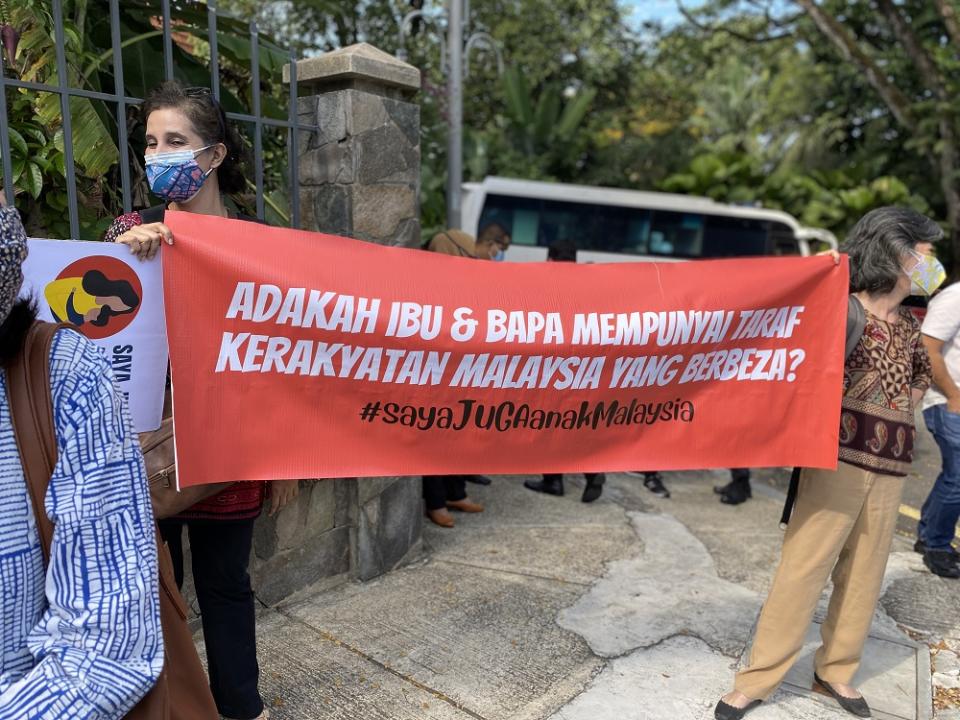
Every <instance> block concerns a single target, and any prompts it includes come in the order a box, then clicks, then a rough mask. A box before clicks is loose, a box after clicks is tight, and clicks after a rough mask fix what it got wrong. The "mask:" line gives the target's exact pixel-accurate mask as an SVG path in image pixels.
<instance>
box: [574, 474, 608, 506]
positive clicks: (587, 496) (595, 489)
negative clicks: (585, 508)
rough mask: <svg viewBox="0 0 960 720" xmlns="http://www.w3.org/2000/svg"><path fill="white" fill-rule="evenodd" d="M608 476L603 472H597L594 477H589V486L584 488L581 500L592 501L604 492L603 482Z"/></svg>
mask: <svg viewBox="0 0 960 720" xmlns="http://www.w3.org/2000/svg"><path fill="white" fill-rule="evenodd" d="M606 480H607V476H606V475H604V474H603V473H597V474H596V475H594V476H593V477H592V478H587V486H586V487H585V488H584V489H583V497H581V498H580V502H585V503H591V502H593V501H594V500H596V499H597V498H599V497H600V495H601V494H602V493H603V483H604V482H606Z"/></svg>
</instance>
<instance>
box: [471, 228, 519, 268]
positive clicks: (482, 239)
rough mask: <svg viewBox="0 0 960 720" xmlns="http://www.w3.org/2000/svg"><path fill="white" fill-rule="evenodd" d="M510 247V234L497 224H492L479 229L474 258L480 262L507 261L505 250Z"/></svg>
mask: <svg viewBox="0 0 960 720" xmlns="http://www.w3.org/2000/svg"><path fill="white" fill-rule="evenodd" d="M509 247H510V234H509V233H508V232H507V231H506V229H505V228H504V227H503V225H501V224H500V223H497V222H492V223H488V224H486V225H484V226H483V227H481V228H480V235H479V236H478V237H477V242H476V248H475V250H474V257H476V258H478V259H480V260H494V261H496V262H502V261H503V260H506V259H507V250H508V249H509Z"/></svg>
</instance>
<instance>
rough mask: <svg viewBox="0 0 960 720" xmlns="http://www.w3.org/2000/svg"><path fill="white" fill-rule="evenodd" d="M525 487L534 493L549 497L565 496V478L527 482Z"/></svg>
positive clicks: (524, 483)
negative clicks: (544, 494)
mask: <svg viewBox="0 0 960 720" xmlns="http://www.w3.org/2000/svg"><path fill="white" fill-rule="evenodd" d="M523 486H524V487H525V488H527V489H528V490H533V491H534V492H539V493H546V494H547V495H556V496H558V497H559V496H562V495H563V476H561V477H558V478H546V477H545V478H543V480H525V481H524V482H523Z"/></svg>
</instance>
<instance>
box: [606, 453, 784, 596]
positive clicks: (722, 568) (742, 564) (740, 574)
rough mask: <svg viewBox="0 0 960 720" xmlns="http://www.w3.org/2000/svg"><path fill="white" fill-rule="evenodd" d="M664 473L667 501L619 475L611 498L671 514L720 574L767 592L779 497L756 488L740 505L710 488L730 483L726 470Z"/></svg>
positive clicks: (776, 550) (775, 554)
mask: <svg viewBox="0 0 960 720" xmlns="http://www.w3.org/2000/svg"><path fill="white" fill-rule="evenodd" d="M758 472H759V471H758ZM755 474H756V473H755ZM662 475H663V480H664V483H665V484H666V486H667V487H668V488H669V489H670V493H671V497H670V498H668V499H663V498H659V497H657V496H655V495H653V494H652V493H651V492H650V491H648V490H647V489H646V488H645V487H643V481H642V480H641V479H639V478H634V477H631V476H628V475H622V474H621V475H614V476H612V477H611V478H610V480H609V481H608V484H609V485H610V486H611V488H610V490H611V499H614V497H615V498H616V501H617V502H621V503H627V504H629V505H630V506H631V508H632V507H634V506H639V509H640V510H642V511H645V512H653V513H662V514H667V515H671V516H673V517H675V518H676V519H677V520H679V521H680V522H681V523H683V525H685V526H686V528H687V529H688V530H689V531H690V532H691V533H692V534H693V535H694V537H696V538H697V539H698V540H699V541H700V542H701V543H702V544H703V546H704V547H705V548H706V549H707V551H708V552H709V553H710V555H711V556H712V557H713V560H714V564H715V566H716V571H717V575H718V576H719V577H720V578H722V579H724V580H728V581H730V582H733V583H736V584H738V585H742V586H744V587H746V588H748V589H750V590H753V591H754V592H757V593H761V594H763V593H766V592H767V590H768V589H769V587H770V581H771V580H772V578H773V571H774V570H775V569H776V567H777V564H778V563H779V561H780V546H781V544H782V543H783V532H782V531H781V530H780V527H779V523H780V512H781V510H782V508H783V503H782V500H780V499H779V498H777V499H774V498H770V497H766V496H764V495H762V494H761V493H757V492H755V493H754V498H753V500H751V501H749V502H746V503H743V504H741V505H724V504H722V503H721V502H720V498H719V496H718V495H717V494H716V493H714V492H713V487H714V485H724V484H726V483H728V482H729V481H730V472H729V471H728V470H706V471H701V472H670V473H663V474H662ZM758 484H759V483H757V482H755V483H754V486H755V487H756V486H757V485H758Z"/></svg>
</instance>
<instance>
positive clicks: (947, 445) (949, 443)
mask: <svg viewBox="0 0 960 720" xmlns="http://www.w3.org/2000/svg"><path fill="white" fill-rule="evenodd" d="M922 331H923V344H924V345H925V346H926V348H927V352H928V353H929V355H930V365H931V367H932V368H933V385H932V386H931V388H930V389H929V390H928V391H927V394H926V395H925V396H924V398H923V419H924V422H925V423H926V425H927V428H928V429H929V430H930V432H931V433H932V434H933V437H934V439H935V440H936V441H937V445H938V446H939V447H940V454H941V458H942V461H943V467H942V470H941V471H940V475H939V476H938V477H937V481H936V483H935V484H934V486H933V489H932V490H931V491H930V495H929V497H927V500H926V502H925V503H924V504H923V509H922V511H921V513H920V524H919V525H918V526H917V542H916V545H914V548H915V549H916V550H917V552H920V553H922V554H923V563H924V565H926V566H927V568H929V570H930V572H932V573H934V574H935V575H939V576H940V577H945V578H960V556H958V554H957V551H956V550H954V549H953V546H952V544H951V543H952V542H953V537H954V533H955V532H956V526H957V520H958V519H960V283H953V284H952V285H950V287H948V288H947V289H946V290H943V291H942V292H940V293H938V294H937V295H936V297H934V298H933V299H932V300H931V301H930V304H929V306H928V308H927V315H926V317H925V318H924V320H923V328H922Z"/></svg>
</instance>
